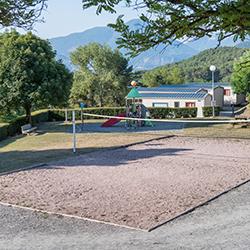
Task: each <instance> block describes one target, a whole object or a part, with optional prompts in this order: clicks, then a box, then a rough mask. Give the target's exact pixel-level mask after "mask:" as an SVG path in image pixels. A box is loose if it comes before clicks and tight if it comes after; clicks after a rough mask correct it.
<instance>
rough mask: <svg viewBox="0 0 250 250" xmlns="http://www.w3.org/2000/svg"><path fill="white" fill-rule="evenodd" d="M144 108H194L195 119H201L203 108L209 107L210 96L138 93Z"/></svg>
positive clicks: (200, 94)
mask: <svg viewBox="0 0 250 250" xmlns="http://www.w3.org/2000/svg"><path fill="white" fill-rule="evenodd" d="M140 95H141V97H140V98H141V100H142V104H143V105H145V106H146V107H171V108H181V107H190V108H191V107H196V108H197V117H203V109H202V108H203V107H209V106H211V101H212V96H211V95H210V94H208V93H206V92H200V93H140Z"/></svg>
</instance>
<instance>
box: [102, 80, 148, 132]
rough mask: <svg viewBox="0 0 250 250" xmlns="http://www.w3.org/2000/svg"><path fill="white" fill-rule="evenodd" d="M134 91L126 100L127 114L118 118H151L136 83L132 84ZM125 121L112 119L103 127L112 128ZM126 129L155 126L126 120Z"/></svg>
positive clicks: (146, 122) (121, 114) (139, 121)
mask: <svg viewBox="0 0 250 250" xmlns="http://www.w3.org/2000/svg"><path fill="white" fill-rule="evenodd" d="M131 85H132V89H131V90H130V92H129V93H128V95H127V96H126V97H125V99H126V112H125V113H120V114H118V115H117V117H121V118H124V117H129V118H140V119H142V118H150V113H149V111H148V109H147V108H146V107H145V106H144V105H143V104H142V100H141V95H140V93H139V92H138V90H137V88H136V85H137V83H136V82H135V81H132V82H131ZM121 120H124V119H119V118H111V119H109V120H107V121H106V122H104V123H103V124H102V127H111V126H114V125H115V124H117V123H118V122H120V121H121ZM125 121H126V122H125V127H126V128H127V129H135V128H137V127H143V126H151V127H152V126H153V124H152V123H151V122H150V121H141V120H126V119H125Z"/></svg>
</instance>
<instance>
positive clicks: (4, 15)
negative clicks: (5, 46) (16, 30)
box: [0, 0, 47, 28]
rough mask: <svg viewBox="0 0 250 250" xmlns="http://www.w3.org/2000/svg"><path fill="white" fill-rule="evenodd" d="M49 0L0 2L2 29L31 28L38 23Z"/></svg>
mask: <svg viewBox="0 0 250 250" xmlns="http://www.w3.org/2000/svg"><path fill="white" fill-rule="evenodd" d="M46 2H47V0H0V28H2V27H8V26H15V27H20V28H31V27H32V25H33V24H34V22H35V21H38V20H39V18H40V16H41V13H42V10H43V9H45V8H46Z"/></svg>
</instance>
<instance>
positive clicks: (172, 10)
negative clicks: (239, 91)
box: [83, 0, 250, 56]
mask: <svg viewBox="0 0 250 250" xmlns="http://www.w3.org/2000/svg"><path fill="white" fill-rule="evenodd" d="M121 2H125V3H127V4H128V6H130V7H131V8H134V9H139V10H140V12H141V14H139V18H140V20H141V21H142V23H143V24H142V27H141V28H139V29H134V28H133V27H132V28H131V27H128V25H126V24H125V23H124V21H123V19H122V17H121V16H120V17H118V18H117V20H116V23H115V24H111V25H110V27H112V28H113V29H115V30H116V31H117V32H120V33H121V36H120V38H118V41H117V43H118V45H119V47H124V48H126V49H128V50H129V54H130V55H131V56H136V55H138V54H139V53H141V52H143V51H145V50H148V49H149V48H152V47H154V46H157V45H159V44H161V43H163V44H166V45H168V44H172V43H173V42H174V41H175V40H183V39H185V40H187V39H190V38H192V39H197V38H201V37H204V36H212V35H213V34H214V33H217V34H218V45H219V44H220V42H221V41H222V40H223V39H225V38H227V37H229V36H232V37H233V38H234V40H235V41H236V40H244V39H245V38H246V37H247V36H248V35H250V1H249V0H236V1H224V0H206V1H205V0H192V1H191V0H181V1H173V0H167V1H161V0H160V1H157V0H143V1H140V2H139V1H138V2H137V1H135V2H133V5H132V4H131V2H130V1H121V0H108V1H106V0H85V1H83V3H84V7H85V8H89V7H93V6H95V7H97V12H98V13H101V12H102V11H103V10H106V11H108V12H111V13H114V12H115V6H116V5H117V4H119V3H121Z"/></svg>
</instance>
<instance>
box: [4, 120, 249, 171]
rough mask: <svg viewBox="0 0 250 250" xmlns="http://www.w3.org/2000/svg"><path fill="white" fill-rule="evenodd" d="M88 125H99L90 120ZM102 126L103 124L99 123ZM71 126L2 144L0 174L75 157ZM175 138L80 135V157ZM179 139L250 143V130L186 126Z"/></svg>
mask: <svg viewBox="0 0 250 250" xmlns="http://www.w3.org/2000/svg"><path fill="white" fill-rule="evenodd" d="M86 122H89V123H91V122H96V120H95V121H91V120H88V121H86ZM99 122H100V121H99ZM70 130H71V125H70V124H64V123H59V122H54V123H44V124H41V125H40V126H39V133H38V134H37V135H32V136H22V135H19V136H16V137H12V138H9V139H6V140H3V141H0V172H5V171H10V170H14V169H19V168H24V167H27V166H31V165H34V164H39V163H46V162H50V161H53V160H57V159H62V158H66V157H69V156H73V153H72V134H71V133H69V131H70ZM170 134H173V132H168V131H161V132H160V133H158V134H157V133H156V134H153V133H151V134H150V133H147V132H146V133H82V134H77V149H78V150H77V154H76V155H79V154H83V153H86V152H90V151H94V150H100V149H104V148H112V147H117V146H122V145H127V144H130V143H135V142H142V141H146V140H149V139H154V138H159V137H162V136H166V135H170ZM178 135H181V136H194V137H214V138H219V137H226V138H227V137H230V138H244V139H250V127H248V128H240V127H239V126H236V127H235V128H233V127H232V125H214V126H211V125H210V126H207V125H204V124H203V125H201V126H200V127H197V125H196V126H195V127H194V126H193V125H190V124H189V125H187V126H186V128H185V129H184V130H183V132H182V133H181V134H180V133H178Z"/></svg>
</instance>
